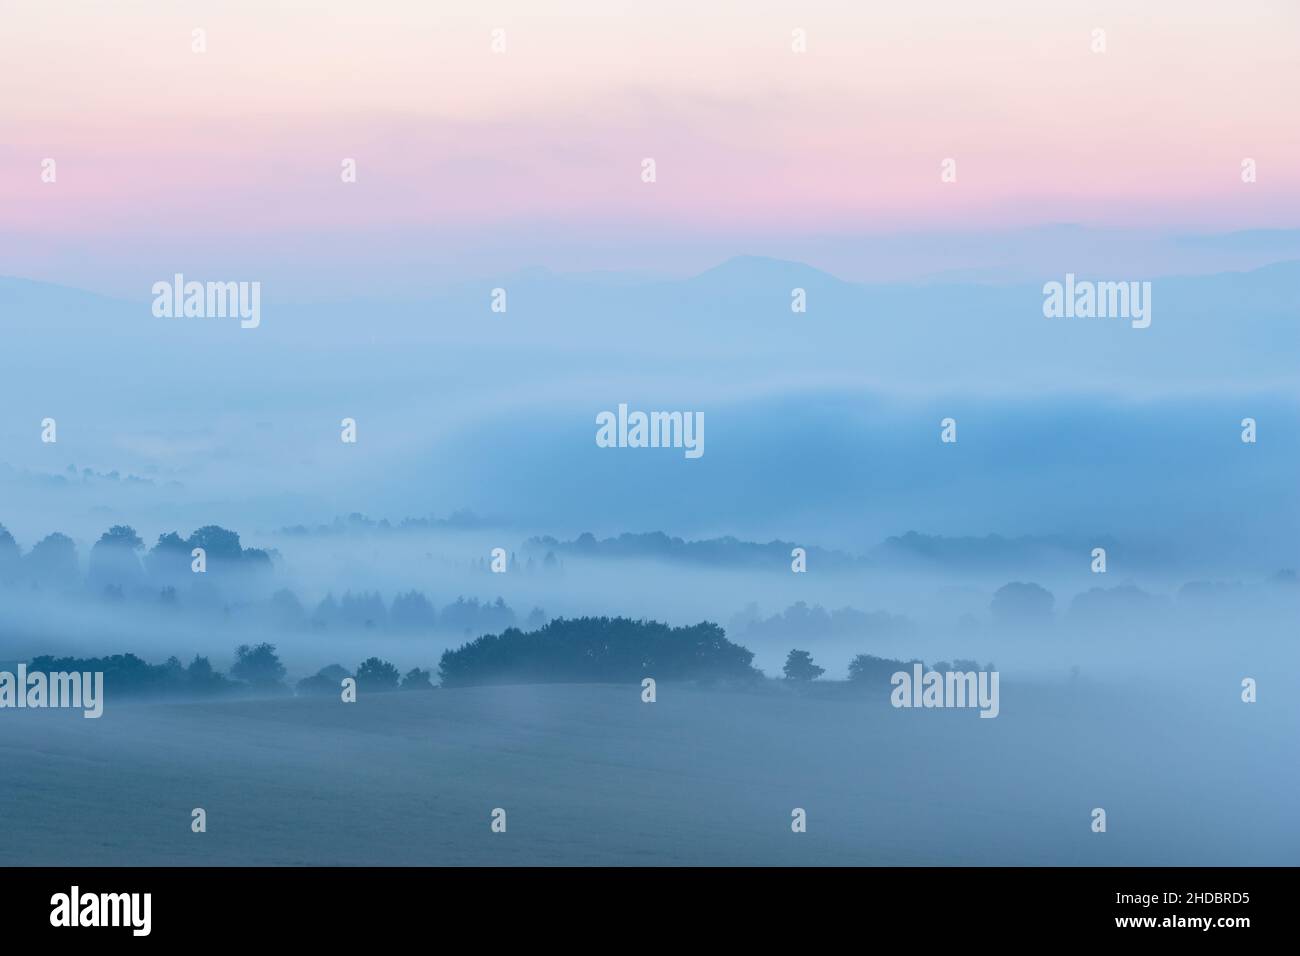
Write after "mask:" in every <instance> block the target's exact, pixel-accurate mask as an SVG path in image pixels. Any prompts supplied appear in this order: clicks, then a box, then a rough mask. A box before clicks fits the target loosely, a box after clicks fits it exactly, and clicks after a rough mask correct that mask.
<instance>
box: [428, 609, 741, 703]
mask: <svg viewBox="0 0 1300 956" xmlns="http://www.w3.org/2000/svg"><path fill="white" fill-rule="evenodd" d="M753 659H754V655H753V652H751V651H749V650H746V649H745V648H743V647H741V646H740V645H738V644H733V643H731V641H729V640H727V637H726V634H724V633H723V630H722V628H720V627H719V626H718V625H716V624H711V623H708V622H707V621H706V622H703V623H700V624H695V625H692V626H689V627H669V626H668V625H667V624H661V623H659V622H658V621H634V620H631V619H629V618H623V617H615V618H609V617H581V618H572V619H564V618H557V619H556V620H554V621H551V622H550V623H549V624H547V625H546V626H545V627H542V628H540V629H539V630H536V631H532V632H530V633H525V632H523V631H520V630H518V629H515V628H510V629H508V630H506V631H504V632H502V633H500V634H486V635H484V636H482V637H480V638H478V639H477V640H474V641H471V642H469V643H468V644H465V645H463V646H462V647H460V648H457V649H456V650H448V651H445V652H444V653H443V655H442V661H441V662H440V663H439V665H438V673H439V675H440V676H441V678H442V683H443V686H447V687H460V686H468V685H474V684H512V683H520V684H528V683H564V682H574V683H600V682H624V681H639V680H641V679H642V678H644V677H653V678H655V679H656V680H665V681H668V680H752V679H755V678H759V677H761V676H762V674H761V672H760V671H758V670H757V669H756V668H755V667H754V666H753V663H752V661H753Z"/></svg>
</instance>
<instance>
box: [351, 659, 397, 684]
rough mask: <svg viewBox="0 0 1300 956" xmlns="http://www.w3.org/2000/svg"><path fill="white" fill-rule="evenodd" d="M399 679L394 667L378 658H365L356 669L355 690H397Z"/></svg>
mask: <svg viewBox="0 0 1300 956" xmlns="http://www.w3.org/2000/svg"><path fill="white" fill-rule="evenodd" d="M400 677H401V674H399V673H398V670H397V668H396V667H394V666H393V665H392V664H390V663H388V661H385V660H380V659H379V658H378V657H367V658H366V659H365V660H364V661H362V662H361V666H360V667H358V668H357V690H359V691H361V690H367V691H388V690H397V682H398V679H399V678H400Z"/></svg>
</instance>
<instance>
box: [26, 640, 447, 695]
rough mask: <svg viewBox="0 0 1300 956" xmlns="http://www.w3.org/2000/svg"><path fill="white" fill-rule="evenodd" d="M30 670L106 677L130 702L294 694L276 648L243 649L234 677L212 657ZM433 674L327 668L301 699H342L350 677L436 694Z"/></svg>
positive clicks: (42, 661) (56, 662)
mask: <svg viewBox="0 0 1300 956" xmlns="http://www.w3.org/2000/svg"><path fill="white" fill-rule="evenodd" d="M27 667H28V670H29V671H41V672H44V673H56V672H61V671H66V672H71V671H81V672H86V671H89V672H91V673H94V672H97V671H99V672H103V674H104V692H105V694H110V695H113V696H119V695H120V696H124V697H169V696H174V697H181V696H213V695H217V694H230V693H238V692H245V693H247V692H256V693H259V694H266V693H273V694H274V693H288V692H289V687H288V685H287V684H286V683H285V676H286V673H287V672H286V670H285V667H284V664H283V663H281V661H280V656H279V654H277V653H276V649H275V645H274V644H256V645H248V644H241V645H240V646H239V647H238V648H236V650H235V661H234V663H233V664H232V665H231V667H230V674H229V676H227V675H225V674H222V673H220V672H219V671H216V670H214V669H213V667H212V663H211V662H210V661H209V660H208V658H206V657H202V656H200V655H195V657H194V659H193V660H192V661H190V663H189V664H188V665H186V664H182V663H181V662H180V660H179V659H177V658H175V657H170V658H168V659H167V660H166V661H165V662H164V663H162V664H150V663H148V662H146V661H144V660H141V659H140V658H139V657H136V656H135V655H134V654H114V655H113V656H111V657H54V656H52V655H49V654H46V655H42V656H40V657H36V658H33V659H32V660H31V662H30V663H28V665H27ZM431 676H432V675H431V672H430V671H427V670H422V669H420V668H412V669H411V670H409V671H407V673H406V675H405V676H402V675H401V674H400V673H399V672H398V670H397V668H396V667H394V666H393V665H392V664H390V663H389V662H388V661H385V660H381V659H380V658H378V657H370V658H367V659H366V660H364V661H362V662H361V663H360V664H359V665H358V666H357V669H356V670H355V671H354V672H349V671H347V670H345V669H344V668H343V667H341V666H340V665H338V664H331V665H329V666H328V667H323V668H321V670H320V671H318V672H317V673H316V674H315V675H313V676H312V677H307V678H304V679H303V680H300V681H298V683H297V685H296V690H297V692H298V693H299V694H301V695H315V694H329V695H338V694H339V693H340V691H341V688H342V682H343V679H344V678H345V677H352V678H355V679H356V682H357V689H358V690H359V691H370V692H373V691H390V690H433V682H432V680H431V679H430V678H431Z"/></svg>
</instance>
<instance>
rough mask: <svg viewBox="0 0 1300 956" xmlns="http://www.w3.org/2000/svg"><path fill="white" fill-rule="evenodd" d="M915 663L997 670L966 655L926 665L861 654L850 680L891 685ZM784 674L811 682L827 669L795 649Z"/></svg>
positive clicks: (933, 667) (941, 668) (851, 664)
mask: <svg viewBox="0 0 1300 956" xmlns="http://www.w3.org/2000/svg"><path fill="white" fill-rule="evenodd" d="M913 664H920V665H921V666H922V667H923V668H925V669H926V670H927V671H980V670H985V671H992V670H996V669H997V668H995V667H994V666H993V664H992V663H991V662H990V663H988V664H985V665H984V666H983V667H980V665H979V664H978V663H977V662H975V661H973V660H964V659H962V658H958V659H956V660H953V661H935V662H934V663H933V664H926V663H925V662H924V661H922V660H920V659H919V658H914V659H912V660H910V661H900V660H894V659H893V658H889V657H874V656H872V655H871V654H859V655H858V656H857V657H855V658H853V660H851V661H850V662H849V681H850V682H851V683H855V684H867V683H870V684H874V685H878V684H882V683H884V684H888V683H889V679H890V677H892V676H893V675H894V674H896V673H898V672H899V671H909V672H910V671H911V670H912V665H913ZM783 673H784V674H785V679H786V680H789V681H811V680H816V679H817V678H819V677H821V676H822V674H825V673H826V668H824V667H819V666H818V665H817V664H815V663H814V662H813V659H812V654H810V653H809V652H808V651H801V650H792V651H790V653H789V655H788V656H787V657H786V659H785V667H784V668H783Z"/></svg>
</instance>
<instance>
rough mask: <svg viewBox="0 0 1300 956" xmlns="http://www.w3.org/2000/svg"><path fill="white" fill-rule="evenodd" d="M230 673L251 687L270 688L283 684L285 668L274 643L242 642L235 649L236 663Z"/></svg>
mask: <svg viewBox="0 0 1300 956" xmlns="http://www.w3.org/2000/svg"><path fill="white" fill-rule="evenodd" d="M230 673H231V676H233V677H237V678H238V679H239V680H242V681H244V682H246V683H247V684H249V685H250V686H251V687H255V688H257V689H259V690H269V689H273V688H279V687H281V686H282V684H281V682H282V681H283V680H284V675H285V670H284V665H283V664H281V663H280V658H279V656H278V655H277V654H276V653H275V645H274V644H266V643H262V644H258V645H256V646H255V647H250V646H248V645H247V644H240V645H239V647H237V648H236V649H235V663H234V666H232V667H231V668H230Z"/></svg>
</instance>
